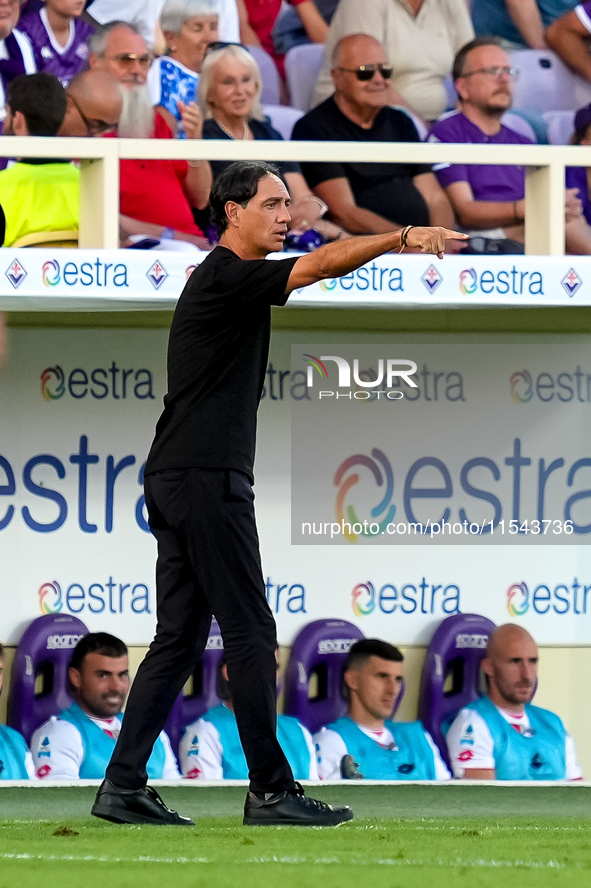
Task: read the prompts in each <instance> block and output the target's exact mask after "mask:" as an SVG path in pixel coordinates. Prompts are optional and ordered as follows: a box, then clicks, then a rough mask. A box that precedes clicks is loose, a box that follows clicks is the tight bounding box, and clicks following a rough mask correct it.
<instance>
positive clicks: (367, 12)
mask: <svg viewBox="0 0 591 888" xmlns="http://www.w3.org/2000/svg"><path fill="white" fill-rule="evenodd" d="M350 34H368V35H369V36H371V37H374V38H375V39H376V40H377V41H378V43H380V44H381V45H382V46H383V47H384V49H385V51H386V56H387V61H388V62H389V63H390V64H391V65H392V67H393V74H392V84H393V87H394V89H395V90H396V92H397V94H398V98H397V99H396V104H404V105H406V106H407V107H408V108H410V109H411V110H413V111H415V112H416V113H417V114H419V115H420V116H421V117H423V118H424V119H425V120H436V119H437V118H438V117H439V115H440V114H442V113H443V112H444V111H445V109H446V108H447V107H448V99H447V92H446V89H445V85H444V81H445V79H446V77H448V76H449V73H450V71H451V67H452V64H453V59H454V56H455V54H456V52H457V51H458V50H459V49H460V47H462V46H463V45H464V44H465V43H466V42H467V41H468V40H470V39H471V38H472V37H473V36H474V31H473V29H472V22H471V21H470V14H469V13H468V7H467V5H466V2H465V0H364V2H361V0H340V3H339V5H338V7H337V10H336V12H335V14H334V17H333V20H332V22H331V25H330V28H329V29H328V36H327V38H326V46H325V54H324V66H323V68H322V71H321V72H320V76H319V78H318V82H317V84H316V92H315V95H314V104H315V105H317V104H318V103H319V102H322V101H323V100H324V99H326V98H328V96H330V95H331V93H332V92H333V90H334V84H333V82H332V79H331V74H330V72H331V67H332V54H333V52H334V48H335V46H336V45H337V43H338V42H339V40H341V39H342V38H343V37H347V36H349V35H350Z"/></svg>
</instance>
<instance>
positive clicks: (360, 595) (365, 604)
mask: <svg viewBox="0 0 591 888" xmlns="http://www.w3.org/2000/svg"><path fill="white" fill-rule="evenodd" d="M375 606H376V590H375V588H374V584H373V583H357V585H356V586H355V588H354V589H353V591H352V592H351V607H352V608H353V613H354V614H355V616H356V617H366V616H367V615H368V614H371V612H372V611H373V610H374V608H375Z"/></svg>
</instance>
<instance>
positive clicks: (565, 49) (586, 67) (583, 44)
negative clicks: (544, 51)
mask: <svg viewBox="0 0 591 888" xmlns="http://www.w3.org/2000/svg"><path fill="white" fill-rule="evenodd" d="M590 37H591V34H590V32H589V28H588V27H587V26H586V25H585V24H583V22H582V21H581V20H580V18H579V17H578V15H577V13H576V12H575V11H574V10H573V11H572V12H568V13H567V14H566V15H563V16H562V18H559V19H557V20H556V21H555V22H552V24H551V25H550V27H549V28H548V30H547V31H546V42H547V43H548V45H549V47H550V49H553V50H554V52H555V53H557V54H558V55H559V56H560V58H561V59H562V61H563V62H564V63H565V64H566V65H568V67H569V68H572V70H573V71H575V72H576V73H577V74H580V75H581V77H584V78H585V80H590V81H591V58H590V57H589V53H588V52H587V43H588V41H589V38H590Z"/></svg>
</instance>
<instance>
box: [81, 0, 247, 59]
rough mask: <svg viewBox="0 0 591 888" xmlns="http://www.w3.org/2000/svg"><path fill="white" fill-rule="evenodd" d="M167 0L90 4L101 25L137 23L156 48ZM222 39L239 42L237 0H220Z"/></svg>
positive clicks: (97, 1)
mask: <svg viewBox="0 0 591 888" xmlns="http://www.w3.org/2000/svg"><path fill="white" fill-rule="evenodd" d="M163 5H164V0H125V2H124V3H122V2H121V0H94V2H93V3H91V4H90V6H89V7H88V10H87V12H88V14H89V15H90V17H91V18H92V19H94V21H95V22H96V23H97V24H99V25H108V24H110V23H111V22H114V21H125V22H127V23H128V24H130V25H135V27H136V28H137V29H138V30H139V32H140V34H141V35H142V37H143V38H144V40H145V41H146V43H147V44H148V46H149V47H150V48H151V49H154V48H155V44H156V42H157V35H158V32H159V28H158V19H159V18H160V13H161V12H162V7H163ZM218 24H219V27H218V32H219V35H220V40H228V41H232V42H233V43H234V42H237V41H238V40H240V24H239V19H238V9H237V6H236V0H219V22H218Z"/></svg>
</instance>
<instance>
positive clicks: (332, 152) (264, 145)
mask: <svg viewBox="0 0 591 888" xmlns="http://www.w3.org/2000/svg"><path fill="white" fill-rule="evenodd" d="M360 155H361V156H360ZM48 156H50V157H56V158H67V159H70V158H75V159H77V160H79V161H80V162H81V170H80V174H81V182H80V185H81V187H80V236H79V245H80V246H81V247H92V248H109V249H116V248H117V247H118V245H119V222H118V212H119V165H118V161H119V160H120V159H124V158H127V159H132V158H137V159H148V160H154V159H160V160H162V159H171V160H179V159H186V160H260V159H261V157H264V159H265V160H268V161H274V160H298V161H341V162H359V161H363V162H364V163H368V162H369V163H384V162H387V163H442V162H449V163H460V164H475V165H479V164H518V165H520V166H524V167H525V168H526V174H527V175H526V189H525V200H526V219H527V222H526V227H525V251H526V253H529V254H534V255H549V256H561V255H564V173H565V167H567V166H590V167H591V147H583V146H561V145H560V146H559V145H556V146H554V145H552V146H551V145H465V144H462V145H460V144H458V145H451V144H438V143H425V142H421V143H415V142H376V143H374V144H368V143H367V142H364V143H363V144H362V145H359V144H358V143H356V142H288V141H285V142H280V141H269V142H260V141H246V142H242V141H241V142H233V141H230V140H226V139H224V140H205V141H201V140H195V141H185V140H183V141H178V140H172V139H170V140H168V139H88V138H71V139H69V138H68V139H57V138H52V139H48V138H39V137H22V136H21V137H17V136H3V137H0V157H48ZM0 202H1V200H0Z"/></svg>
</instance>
